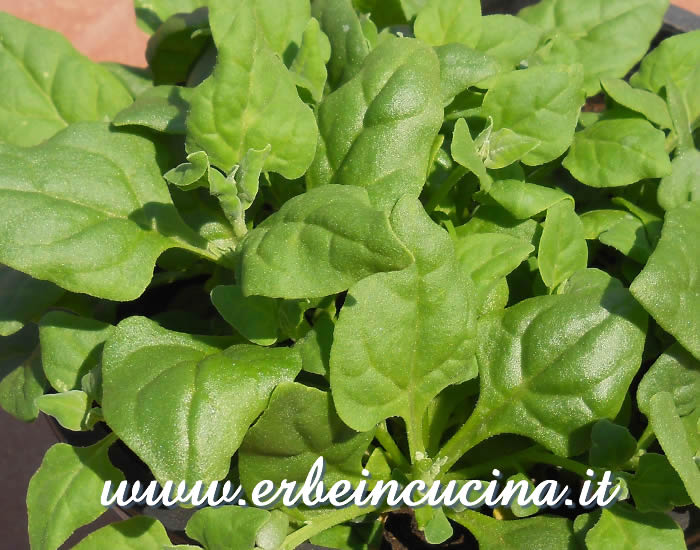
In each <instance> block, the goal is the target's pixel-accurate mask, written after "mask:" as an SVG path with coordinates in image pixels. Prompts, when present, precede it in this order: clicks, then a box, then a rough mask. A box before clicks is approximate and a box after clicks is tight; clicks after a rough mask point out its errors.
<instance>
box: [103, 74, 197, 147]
mask: <svg viewBox="0 0 700 550" xmlns="http://www.w3.org/2000/svg"><path fill="white" fill-rule="evenodd" d="M190 93H191V90H190V89H189V88H183V87H182V86H156V87H155V88H151V89H149V90H147V91H146V92H144V93H143V94H141V95H140V96H138V97H137V98H136V100H135V101H134V103H132V104H131V105H130V106H129V107H127V108H126V109H124V110H123V111H121V112H120V113H119V114H117V116H115V117H114V125H115V126H132V125H136V126H145V127H146V128H151V129H152V130H156V131H158V132H164V133H166V134H175V135H178V134H181V135H184V134H185V133H186V132H187V128H186V126H185V119H186V118H187V111H188V110H189V107H190V104H189V102H188V98H189V95H190Z"/></svg>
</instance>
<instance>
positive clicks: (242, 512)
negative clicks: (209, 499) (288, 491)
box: [185, 506, 270, 550]
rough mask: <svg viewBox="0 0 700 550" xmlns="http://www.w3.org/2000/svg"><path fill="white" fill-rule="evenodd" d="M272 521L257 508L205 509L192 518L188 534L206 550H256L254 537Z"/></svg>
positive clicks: (265, 513)
mask: <svg viewBox="0 0 700 550" xmlns="http://www.w3.org/2000/svg"><path fill="white" fill-rule="evenodd" d="M269 518H270V512H268V511H267V510H261V509H258V508H239V507H238V506H222V507H220V508H204V509H202V510H199V511H197V512H196V513H195V514H194V515H193V516H192V517H191V518H190V520H189V521H188V522H187V527H186V531H185V532H186V533H187V536H188V537H190V538H192V539H194V540H196V541H197V542H199V543H201V544H203V545H204V548H206V550H230V549H231V548H235V549H236V550H253V548H254V547H255V537H256V536H257V534H258V531H259V530H260V529H261V528H262V527H263V525H265V523H266V522H267V521H268V520H269Z"/></svg>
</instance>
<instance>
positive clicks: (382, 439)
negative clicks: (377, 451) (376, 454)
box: [374, 421, 410, 467]
mask: <svg viewBox="0 0 700 550" xmlns="http://www.w3.org/2000/svg"><path fill="white" fill-rule="evenodd" d="M374 437H376V438H377V441H379V444H380V445H381V446H382V447H384V450H385V451H386V454H387V456H388V457H389V458H390V459H391V460H392V461H393V462H394V464H396V466H398V467H402V466H404V467H408V466H410V464H409V462H408V460H407V459H406V457H405V456H404V454H403V453H402V452H401V449H400V448H399V446H398V445H397V444H396V441H394V438H393V437H391V434H390V433H389V429H388V428H387V427H386V421H384V422H382V423H380V424H379V426H378V428H377V431H376V433H375V434H374Z"/></svg>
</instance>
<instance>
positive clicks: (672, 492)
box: [627, 453, 691, 512]
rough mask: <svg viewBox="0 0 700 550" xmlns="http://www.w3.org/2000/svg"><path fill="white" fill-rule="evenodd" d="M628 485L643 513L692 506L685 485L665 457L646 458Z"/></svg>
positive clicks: (643, 458) (637, 506)
mask: <svg viewBox="0 0 700 550" xmlns="http://www.w3.org/2000/svg"><path fill="white" fill-rule="evenodd" d="M627 484H628V486H629V488H630V491H631V492H632V498H633V499H634V505H635V507H636V508H637V510H639V511H640V512H668V511H669V510H671V509H673V508H675V507H676V506H687V505H688V504H690V503H691V500H690V497H689V496H688V493H687V491H686V490H685V487H684V486H683V481H682V480H681V478H680V477H679V476H678V474H677V473H676V471H675V470H674V469H673V467H672V466H671V464H670V463H669V461H668V458H666V457H665V456H664V455H659V454H656V453H645V454H643V455H642V456H641V457H640V458H639V465H638V466H637V472H636V473H635V474H634V477H632V478H631V479H630V480H629V481H628V482H627Z"/></svg>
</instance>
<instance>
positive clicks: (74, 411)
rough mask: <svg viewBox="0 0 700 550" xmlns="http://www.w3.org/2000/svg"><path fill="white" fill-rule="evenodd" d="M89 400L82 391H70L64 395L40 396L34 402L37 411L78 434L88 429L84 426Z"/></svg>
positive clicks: (88, 410)
mask: <svg viewBox="0 0 700 550" xmlns="http://www.w3.org/2000/svg"><path fill="white" fill-rule="evenodd" d="M91 401H92V400H91V399H88V395H87V394H86V393H85V392H84V391H80V390H71V391H67V392H64V393H52V394H49V395H42V396H40V397H39V398H37V400H36V405H37V407H39V410H40V411H42V412H44V413H46V414H48V415H50V416H53V417H54V418H55V419H56V420H58V423H59V424H60V425H61V426H63V427H64V428H66V429H68V430H73V431H74V432H79V431H82V430H85V429H89V427H88V426H87V424H86V420H87V419H88V418H87V417H88V413H89V412H90V404H91Z"/></svg>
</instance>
